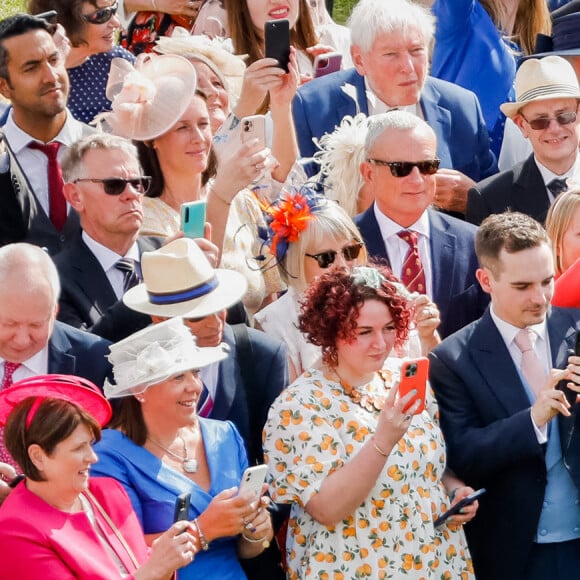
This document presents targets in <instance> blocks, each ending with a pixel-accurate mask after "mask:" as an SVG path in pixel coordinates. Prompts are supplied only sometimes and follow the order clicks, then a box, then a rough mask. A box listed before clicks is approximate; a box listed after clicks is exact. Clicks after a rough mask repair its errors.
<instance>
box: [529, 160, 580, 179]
mask: <svg viewBox="0 0 580 580" xmlns="http://www.w3.org/2000/svg"><path fill="white" fill-rule="evenodd" d="M578 158H579V156H578V155H576V161H574V164H573V165H572V167H570V169H568V171H566V173H564V174H563V175H556V174H555V173H554V172H552V171H550V170H549V169H548V168H547V167H546V166H544V165H542V164H541V163H540V162H539V161H538V160H537V158H536V156H535V155H534V161H535V162H536V165H537V166H538V169H539V171H540V175H541V176H542V179H543V180H544V183H545V184H546V185H548V183H550V181H553V180H554V179H568V178H569V177H573V176H574V175H575V174H576V173H577V172H578V171H580V163H579V162H578Z"/></svg>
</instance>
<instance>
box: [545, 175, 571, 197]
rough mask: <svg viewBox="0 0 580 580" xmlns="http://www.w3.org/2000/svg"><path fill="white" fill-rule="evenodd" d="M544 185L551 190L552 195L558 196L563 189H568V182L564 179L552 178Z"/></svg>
mask: <svg viewBox="0 0 580 580" xmlns="http://www.w3.org/2000/svg"><path fill="white" fill-rule="evenodd" d="M546 187H547V188H548V189H549V190H550V191H551V192H552V195H553V196H554V197H558V196H559V195H560V194H561V193H562V192H563V191H567V190H568V183H567V182H566V180H565V179H552V181H550V183H548V185H546Z"/></svg>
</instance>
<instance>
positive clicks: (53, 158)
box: [28, 141, 66, 231]
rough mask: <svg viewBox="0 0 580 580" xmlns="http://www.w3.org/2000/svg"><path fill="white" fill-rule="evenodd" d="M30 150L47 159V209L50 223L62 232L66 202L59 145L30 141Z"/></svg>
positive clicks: (54, 142)
mask: <svg viewBox="0 0 580 580" xmlns="http://www.w3.org/2000/svg"><path fill="white" fill-rule="evenodd" d="M28 147H30V149H38V150H39V151H42V152H43V153H44V154H45V155H46V157H47V158H48V208H49V216H50V221H51V222H52V223H53V225H54V227H55V228H56V229H57V230H59V231H60V230H62V228H63V227H64V224H65V222H66V200H65V198H64V193H63V189H64V180H63V178H62V171H61V168H60V164H59V162H58V158H57V155H58V149H59V147H60V143H58V142H57V141H52V142H51V143H38V142H37V141H32V142H31V143H29V144H28Z"/></svg>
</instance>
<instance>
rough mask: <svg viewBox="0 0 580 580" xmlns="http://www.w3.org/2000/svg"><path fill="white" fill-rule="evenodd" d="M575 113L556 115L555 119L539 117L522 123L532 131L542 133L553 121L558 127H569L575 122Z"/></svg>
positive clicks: (566, 112)
mask: <svg viewBox="0 0 580 580" xmlns="http://www.w3.org/2000/svg"><path fill="white" fill-rule="evenodd" d="M520 115H522V117H524V115H523V114H522V113H520ZM576 116H577V114H576V111H565V112H564V113H558V114H557V115H556V116H555V117H539V118H538V119H532V120H531V121H530V120H529V119H526V118H525V117H524V121H525V122H526V123H527V124H528V125H529V126H530V127H531V128H532V129H534V131H543V130H544V129H547V128H548V127H549V126H550V123H551V122H552V121H553V120H554V121H556V123H558V125H569V124H570V123H573V122H574V121H575V120H576Z"/></svg>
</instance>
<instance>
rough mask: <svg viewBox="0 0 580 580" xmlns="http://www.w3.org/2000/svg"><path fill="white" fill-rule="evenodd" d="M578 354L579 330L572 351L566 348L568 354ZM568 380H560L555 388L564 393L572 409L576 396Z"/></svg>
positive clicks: (579, 349)
mask: <svg viewBox="0 0 580 580" xmlns="http://www.w3.org/2000/svg"><path fill="white" fill-rule="evenodd" d="M572 355H574V356H580V332H577V333H576V338H575V341H574V351H572V350H570V349H568V356H572ZM568 382H569V381H560V382H559V383H558V384H557V385H556V389H558V390H559V391H562V392H563V393H564V395H566V400H567V401H568V403H570V411H572V412H573V411H574V408H575V404H576V396H577V393H576V392H575V391H573V390H572V389H569V388H568Z"/></svg>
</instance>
